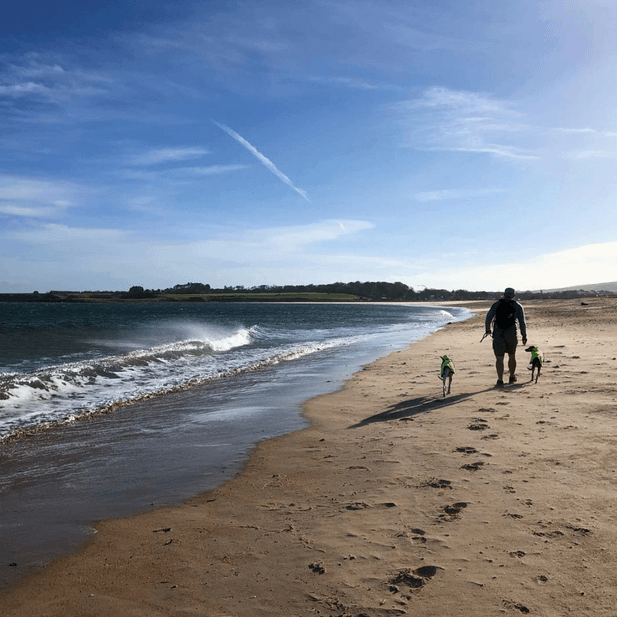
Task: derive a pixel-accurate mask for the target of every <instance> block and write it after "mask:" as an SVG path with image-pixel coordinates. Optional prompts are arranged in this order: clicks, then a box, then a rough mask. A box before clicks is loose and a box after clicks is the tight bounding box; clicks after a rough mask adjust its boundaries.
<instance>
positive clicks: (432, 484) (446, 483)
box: [421, 478, 452, 489]
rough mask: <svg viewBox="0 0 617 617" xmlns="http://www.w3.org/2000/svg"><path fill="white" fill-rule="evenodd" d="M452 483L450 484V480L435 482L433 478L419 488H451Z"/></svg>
mask: <svg viewBox="0 0 617 617" xmlns="http://www.w3.org/2000/svg"><path fill="white" fill-rule="evenodd" d="M451 485H452V482H450V480H443V479H441V480H437V479H435V478H431V479H430V480H427V481H426V482H424V484H423V485H421V486H428V487H430V488H449V489H451V488H452V486H451Z"/></svg>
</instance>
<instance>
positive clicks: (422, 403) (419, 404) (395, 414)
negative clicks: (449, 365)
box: [349, 388, 494, 428]
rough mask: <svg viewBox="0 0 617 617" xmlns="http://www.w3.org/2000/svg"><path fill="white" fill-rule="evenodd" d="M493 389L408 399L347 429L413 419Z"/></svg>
mask: <svg viewBox="0 0 617 617" xmlns="http://www.w3.org/2000/svg"><path fill="white" fill-rule="evenodd" d="M490 390H494V388H485V389H484V390H478V391H477V392H467V393H465V394H455V395H452V396H448V397H445V398H435V397H430V396H421V397H419V398H415V399H410V400H408V401H402V402H401V403H397V404H396V405H392V406H391V407H389V408H388V409H386V410H385V411H382V412H381V413H376V414H375V415H372V416H369V417H368V418H364V420H360V422H357V423H356V424H352V425H351V426H350V427H349V428H361V427H363V426H367V425H369V424H374V423H375V422H390V421H392V420H402V419H404V418H413V417H414V416H417V415H419V414H421V413H427V412H429V411H434V410H436V409H442V408H444V407H449V406H450V405H456V403H459V402H460V401H464V400H466V399H469V398H473V397H474V396H475V395H476V394H482V393H484V392H489V391H490Z"/></svg>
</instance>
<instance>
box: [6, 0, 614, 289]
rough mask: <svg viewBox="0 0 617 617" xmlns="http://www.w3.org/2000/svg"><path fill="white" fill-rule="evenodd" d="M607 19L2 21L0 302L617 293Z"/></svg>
mask: <svg viewBox="0 0 617 617" xmlns="http://www.w3.org/2000/svg"><path fill="white" fill-rule="evenodd" d="M615 24H617V2H615V1H614V0H568V2H563V0H546V1H539V0H501V1H500V2H494V0H466V1H465V2H461V1H460V0H404V1H399V0H305V1H304V2H302V3H296V2H288V1H282V0H250V1H237V2H233V1H225V2H223V1H218V0H211V1H208V2H192V1H187V0H175V1H174V2H173V3H171V2H162V1H159V0H142V1H141V2H132V3H127V2H125V1H124V0H123V1H120V0H107V1H106V2H105V3H100V2H92V1H88V0H79V1H77V0H64V1H63V2H61V3H56V4H54V3H49V2H47V1H30V0H24V1H23V2H12V3H10V4H9V6H6V7H4V8H3V15H2V20H0V292H5V293H6V292H32V291H39V292H46V291H50V290H74V291H85V290H90V291H95V290H101V291H102V290H127V289H128V288H129V287H131V286H134V285H141V286H143V287H144V288H147V289H164V288H167V287H173V286H174V285H176V284H183V283H187V282H199V283H204V284H206V283H207V284H210V285H211V286H212V287H223V286H240V285H241V286H245V287H253V286H260V285H286V284H291V285H302V284H309V283H314V284H320V283H332V282H337V281H340V282H350V281H390V282H395V281H401V282H403V283H406V284H407V285H409V286H411V287H413V288H414V289H416V290H419V289H422V288H424V287H431V288H445V289H452V290H454V289H469V290H491V291H492V290H501V289H503V288H505V287H507V286H512V287H515V288H516V289H519V290H536V289H550V288H557V287H565V286H573V285H583V284H590V283H598V282H608V281H614V280H617V236H616V234H615V230H616V229H617V208H616V207H615V194H616V189H617V114H616V113H615V110H616V109H617V81H616V79H615V70H616V69H615V67H616V66H617V36H616V32H615Z"/></svg>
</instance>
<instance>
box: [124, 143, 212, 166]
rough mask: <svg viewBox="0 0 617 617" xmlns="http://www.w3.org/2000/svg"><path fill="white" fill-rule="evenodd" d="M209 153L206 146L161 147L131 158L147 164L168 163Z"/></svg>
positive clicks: (136, 162) (133, 160)
mask: <svg viewBox="0 0 617 617" xmlns="http://www.w3.org/2000/svg"><path fill="white" fill-rule="evenodd" d="M209 153H210V150H206V149H205V148H194V147H185V148H160V149H156V150H150V151H148V152H144V153H143V154H137V155H135V156H134V157H132V158H131V164H133V165H144V166H145V165H156V164H158V163H168V162H170V161H187V160H190V159H195V158H199V157H202V156H204V155H205V154H209Z"/></svg>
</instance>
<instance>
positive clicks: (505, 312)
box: [495, 298, 516, 330]
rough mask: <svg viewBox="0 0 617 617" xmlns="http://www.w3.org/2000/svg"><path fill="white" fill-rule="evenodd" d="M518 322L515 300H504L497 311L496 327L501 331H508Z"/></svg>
mask: <svg viewBox="0 0 617 617" xmlns="http://www.w3.org/2000/svg"><path fill="white" fill-rule="evenodd" d="M515 321H516V305H515V303H514V301H513V300H508V299H507V298H502V299H501V300H499V304H498V305H497V309H496V310H495V325H496V326H497V327H498V328H500V329H501V330H508V329H509V328H511V327H512V326H513V325H514V322H515Z"/></svg>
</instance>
